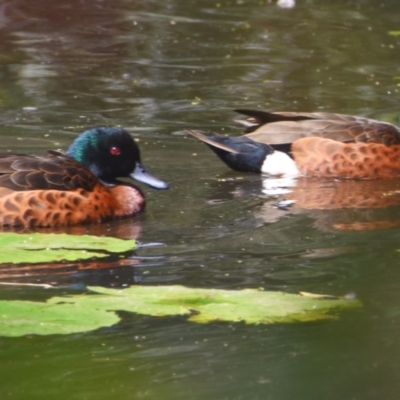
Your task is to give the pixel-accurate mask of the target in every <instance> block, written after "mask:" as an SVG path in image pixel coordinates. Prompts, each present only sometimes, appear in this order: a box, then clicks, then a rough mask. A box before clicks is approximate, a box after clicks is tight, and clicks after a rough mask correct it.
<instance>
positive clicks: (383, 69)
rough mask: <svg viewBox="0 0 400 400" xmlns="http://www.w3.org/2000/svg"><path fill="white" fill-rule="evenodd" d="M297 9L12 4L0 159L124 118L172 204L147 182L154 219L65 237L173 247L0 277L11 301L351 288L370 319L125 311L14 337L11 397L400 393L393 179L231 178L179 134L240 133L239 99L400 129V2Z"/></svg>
mask: <svg viewBox="0 0 400 400" xmlns="http://www.w3.org/2000/svg"><path fill="white" fill-rule="evenodd" d="M293 3H294V2H293ZM282 4H283V2H282V1H275V0H274V1H267V0H266V1H259V0H246V1H241V0H238V1H230V0H222V1H217V2H216V1H214V0H202V1H201V2H199V1H195V0H188V1H181V0H171V1H165V2H160V1H155V0H149V1H146V2H132V1H126V0H115V1H112V2H111V1H109V0H71V1H68V2H55V1H49V0H38V1H35V2H32V1H27V0H16V1H5V2H3V3H2V4H1V5H0V106H1V113H0V135H1V137H2V142H1V147H2V150H3V151H15V152H20V153H24V152H25V153H38V154H43V153H44V152H45V150H47V149H58V148H64V149H65V148H67V146H68V145H69V144H70V143H71V141H72V139H73V138H74V137H75V136H76V134H77V133H78V132H81V131H83V130H84V129H85V128H86V127H89V126H95V125H120V126H123V127H125V128H127V129H129V131H130V132H131V133H132V134H133V135H134V136H135V137H136V138H137V139H139V140H140V145H141V149H142V152H143V158H144V160H146V165H148V166H149V168H150V169H151V170H152V171H153V172H154V174H155V175H159V176H163V178H164V179H165V180H166V181H168V182H170V183H171V188H170V190H169V191H168V192H167V193H162V194H156V193H152V192H150V191H148V190H145V194H146V198H147V210H146V212H145V213H144V214H142V215H140V216H137V217H135V218H128V219H124V220H120V221H113V222H111V223H108V224H104V225H93V226H87V227H80V228H71V229H69V228H68V229H66V230H59V231H60V232H61V231H66V232H68V233H74V234H84V233H89V234H99V235H101V234H105V235H110V236H117V237H123V238H131V237H137V238H138V239H139V241H141V242H144V243H151V242H162V243H165V246H160V247H153V248H144V249H140V250H138V251H136V252H135V253H134V254H132V255H129V257H128V258H127V261H126V262H127V263H128V265H125V264H124V262H122V261H121V260H119V259H111V260H108V262H110V263H113V264H112V265H109V266H108V267H107V268H102V269H98V268H97V266H96V263H97V261H94V262H93V263H92V264H84V265H83V264H82V265H78V264H75V265H64V266H63V267H62V268H58V267H57V268H54V269H52V271H49V270H48V269H47V270H45V271H44V270H40V267H37V270H36V271H35V270H34V269H33V270H29V269H20V270H19V271H18V269H17V268H14V269H13V271H10V270H7V271H6V270H4V271H3V272H4V275H6V274H7V276H8V278H5V277H4V275H3V277H4V280H5V281H15V282H17V283H18V282H24V283H28V282H31V283H41V282H46V283H47V282H50V283H53V284H54V286H55V288H54V289H49V290H44V289H42V288H29V287H22V286H21V287H18V286H17V287H8V286H1V296H2V298H4V299H26V300H35V299H36V300H41V301H42V300H45V299H46V298H48V297H51V296H52V295H54V294H69V293H72V292H73V293H76V292H79V293H84V292H85V287H86V285H88V284H93V285H102V286H109V287H124V286H125V285H131V284H142V285H148V284H152V285H165V284H182V285H187V286H191V287H207V288H212V287H215V288H225V289H242V288H244V287H253V288H257V287H262V288H264V289H266V290H284V291H288V292H298V291H300V290H304V291H309V292H317V293H331V294H334V295H342V294H346V293H349V292H355V293H356V295H357V296H358V297H359V298H360V299H361V300H362V302H363V303H364V309H363V310H361V311H356V312H350V313H348V314H344V315H341V316H340V318H339V319H338V320H337V321H334V322H332V321H331V322H329V323H318V324H305V325H300V324H293V325H290V326H284V327H283V326H253V327H250V326H245V325H242V324H222V323H214V324H210V325H204V326H197V325H194V324H190V323H187V322H186V321H185V320H184V319H182V318H171V319H170V318H160V319H157V318H147V317H137V316H134V315H125V314H124V315H123V322H122V323H121V324H119V325H117V326H114V327H111V328H107V329H103V330H99V331H95V332H88V333H85V334H80V335H71V336H52V337H25V338H15V339H9V338H0V343H1V344H2V347H1V348H2V350H1V359H2V365H3V366H4V367H3V368H2V371H1V372H0V378H1V382H2V384H1V387H0V398H3V397H4V398H23V399H28V400H29V399H47V398H57V399H60V400H63V399H68V400H70V399H72V398H94V397H96V399H99V400H101V399H109V398H111V397H112V398H118V399H119V398H121V399H122V398H138V399H139V398H143V399H158V398H162V399H174V400H177V399H206V398H218V399H235V400H236V399H238V400H239V399H286V398H296V399H299V400H303V399H307V400H310V399H326V400H331V399H332V400H336V399H337V398H344V399H353V398H354V399H358V398H363V399H366V400H369V399H371V400H375V399H376V398H385V399H388V400H392V399H393V400H394V399H397V392H398V391H399V389H400V387H399V383H398V378H397V374H396V371H397V364H398V359H399V349H400V343H399V339H398V331H399V327H400V319H399V317H398V316H399V312H398V306H397V305H398V304H399V303H400V299H399V293H400V290H399V289H400V288H399V282H400V276H399V271H400V270H399V268H397V265H398V261H399V260H398V257H399V253H398V251H397V249H398V248H399V234H400V231H399V228H398V227H397V221H398V220H399V218H400V217H398V216H397V214H398V196H399V194H398V190H399V188H398V184H397V182H395V181H382V182H377V181H357V182H350V181H349V182H347V181H344V182H343V181H322V180H320V181H317V180H312V179H304V180H303V179H300V180H298V181H296V182H291V183H290V182H289V183H288V182H285V183H282V182H276V181H272V180H264V178H263V177H260V176H258V175H252V174H247V175H246V174H238V173H235V172H233V171H226V167H225V166H224V165H222V164H221V163H220V161H219V160H217V159H216V158H215V157H214V156H213V154H210V152H209V150H208V149H206V148H203V147H202V146H201V145H200V144H197V143H195V142H194V141H190V140H186V138H185V135H184V131H185V129H187V128H195V129H199V130H204V131H216V132H218V133H225V129H226V131H227V132H228V131H229V132H230V131H231V130H235V129H238V128H237V127H236V126H235V124H234V123H232V126H231V127H229V130H228V128H227V123H229V121H230V120H231V119H233V118H234V117H235V115H234V114H233V113H232V112H231V110H232V109H235V108H248V109H258V108H259V109H270V110H279V109H291V110H308V111H330V112H341V113H346V114H352V115H365V116H368V117H372V118H377V119H382V120H387V121H389V122H394V123H395V122H397V120H398V115H399V112H398V97H399V96H398V95H399V87H398V84H397V83H398V82H397V72H396V71H397V68H398V64H399V63H398V60H397V58H398V54H399V46H400V42H399V38H398V36H394V35H393V34H390V31H397V30H398V14H399V2H398V1H397V0H388V1H385V2H382V1H378V0H359V1H349V2H337V1H320V0H302V1H301V0H297V1H296V2H295V4H294V7H291V8H288V7H286V8H285V7H282ZM286 4H288V2H286ZM238 133H239V131H238ZM283 200H286V201H287V202H289V203H286V207H277V205H278V204H279V202H282V201H283ZM281 204H282V203H281ZM289 204H291V205H289ZM389 226H392V227H393V229H386V230H379V231H378V230H377V229H378V228H379V229H380V228H382V227H389ZM59 231H57V232H59ZM121 264H124V265H121ZM87 266H91V267H93V269H87V268H86V267H87ZM59 272H60V274H59ZM61 272H63V274H61ZM0 273H1V271H0ZM11 275H13V277H10V276H11ZM16 275H19V276H18V277H17V276H16ZM2 280H3V278H2Z"/></svg>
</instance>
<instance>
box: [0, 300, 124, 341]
mask: <svg viewBox="0 0 400 400" xmlns="http://www.w3.org/2000/svg"><path fill="white" fill-rule="evenodd" d="M118 321H119V317H118V316H117V315H116V314H115V313H113V312H108V311H106V310H103V309H96V308H90V307H80V306H79V305H77V304H73V303H69V304H52V303H40V302H33V301H20V300H17V301H0V335H2V336H23V335H29V334H36V335H53V334H69V333H77V332H85V331H90V330H93V329H97V328H101V327H103V326H111V325H114V324H116V323H117V322H118Z"/></svg>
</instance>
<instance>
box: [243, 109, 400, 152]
mask: <svg viewBox="0 0 400 400" xmlns="http://www.w3.org/2000/svg"><path fill="white" fill-rule="evenodd" d="M237 111H238V112H240V113H242V114H245V115H247V116H248V117H249V118H247V119H244V120H237V122H239V123H241V124H242V125H244V126H245V127H246V128H245V132H249V133H247V135H246V136H248V137H249V138H251V139H253V140H255V141H257V142H261V143H267V144H270V145H274V144H290V143H293V142H295V141H296V140H298V139H301V138H305V137H322V138H327V139H333V140H337V141H340V142H369V143H382V144H385V145H392V144H399V143H400V132H399V130H398V128H397V127H396V126H394V125H392V124H389V123H386V122H381V121H377V120H373V119H369V118H363V117H356V116H351V115H345V114H333V113H318V112H317V113H297V112H285V111H284V112H274V113H269V112H264V111H251V110H237Z"/></svg>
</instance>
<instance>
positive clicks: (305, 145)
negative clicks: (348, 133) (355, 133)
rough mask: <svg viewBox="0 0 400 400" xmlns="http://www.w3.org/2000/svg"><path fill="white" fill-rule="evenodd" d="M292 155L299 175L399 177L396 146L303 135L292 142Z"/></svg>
mask: <svg viewBox="0 0 400 400" xmlns="http://www.w3.org/2000/svg"><path fill="white" fill-rule="evenodd" d="M291 150H292V154H293V157H294V160H295V162H296V165H297V167H298V169H299V170H300V172H301V173H302V174H303V175H309V176H323V177H341V178H349V179H357V178H361V179H366V178H367V179H373V178H394V177H398V176H400V145H398V144H396V145H392V146H386V145H383V144H378V143H341V142H337V141H334V140H330V139H321V138H304V139H299V140H296V141H295V142H294V143H293V144H292V149H291Z"/></svg>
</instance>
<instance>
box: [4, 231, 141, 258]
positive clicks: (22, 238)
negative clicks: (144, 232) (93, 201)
mask: <svg viewBox="0 0 400 400" xmlns="http://www.w3.org/2000/svg"><path fill="white" fill-rule="evenodd" d="M135 247H136V241H135V240H123V239H117V238H112V237H106V236H101V237H100V236H90V235H82V236H76V235H67V234H41V233H32V234H18V233H0V264H5V263H13V264H21V263H24V264H25V263H29V264H34V263H44V262H59V261H64V260H65V261H76V260H87V259H90V258H93V257H107V256H109V255H110V253H123V252H127V251H130V250H132V249H133V248H135Z"/></svg>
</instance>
